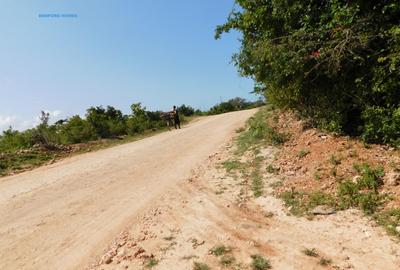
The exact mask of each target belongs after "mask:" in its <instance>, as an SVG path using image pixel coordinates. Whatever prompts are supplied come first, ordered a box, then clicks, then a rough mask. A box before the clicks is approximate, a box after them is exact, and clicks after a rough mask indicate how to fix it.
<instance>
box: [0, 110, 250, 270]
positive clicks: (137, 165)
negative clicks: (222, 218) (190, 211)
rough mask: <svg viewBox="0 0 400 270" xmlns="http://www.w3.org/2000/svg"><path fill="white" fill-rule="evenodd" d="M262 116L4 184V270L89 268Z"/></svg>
mask: <svg viewBox="0 0 400 270" xmlns="http://www.w3.org/2000/svg"><path fill="white" fill-rule="evenodd" d="M253 113H254V110H249V111H242V112H235V113H228V114H224V115H218V116H212V117H208V118H204V119H202V120H200V121H197V122H195V123H192V124H191V125H189V126H187V127H185V128H183V129H181V130H177V131H175V130H174V131H171V132H166V133H163V134H160V135H157V136H154V137H151V138H147V139H144V140H141V141H137V142H134V143H130V144H125V145H121V146H117V147H114V148H110V149H106V150H102V151H98V152H95V153H88V154H83V155H80V156H76V157H73V158H69V159H66V160H63V161H61V162H58V163H55V164H53V165H50V166H45V167H42V168H39V169H36V170H34V171H31V172H25V173H22V174H19V175H16V176H11V177H5V178H2V179H0V217H1V218H0V257H1V259H0V269H41V270H43V269H81V268H83V266H85V265H87V264H88V261H89V260H90V258H92V257H93V256H96V255H97V254H98V252H99V251H101V250H102V249H101V248H99V247H104V246H106V245H107V243H109V242H110V241H111V239H112V238H113V237H114V236H115V235H116V234H117V233H118V232H119V231H121V229H123V228H125V227H126V226H127V224H128V223H129V222H131V221H132V219H134V218H135V217H137V216H138V215H139V213H141V211H142V210H143V209H144V208H146V207H148V206H149V205H152V202H153V201H154V200H156V199H158V198H159V197H160V195H162V194H164V193H165V192H166V190H167V189H168V188H172V189H174V188H175V187H177V186H178V185H179V184H180V183H181V182H182V181H183V180H184V179H187V178H188V177H189V176H190V175H191V174H192V170H193V169H194V168H196V167H198V166H199V165H200V164H201V163H202V162H204V161H205V160H206V159H207V158H208V157H209V155H211V154H213V153H214V152H215V150H216V149H218V148H219V147H220V146H221V145H224V144H225V143H226V141H227V140H228V139H229V138H230V137H231V136H232V134H233V133H234V130H235V129H236V128H238V127H239V126H242V125H243V124H244V122H245V120H246V119H247V118H248V117H250V116H251V115H252V114H253Z"/></svg>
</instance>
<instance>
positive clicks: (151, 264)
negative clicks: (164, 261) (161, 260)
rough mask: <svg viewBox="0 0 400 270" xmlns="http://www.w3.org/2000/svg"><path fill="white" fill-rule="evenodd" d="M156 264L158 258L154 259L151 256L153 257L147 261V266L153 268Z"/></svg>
mask: <svg viewBox="0 0 400 270" xmlns="http://www.w3.org/2000/svg"><path fill="white" fill-rule="evenodd" d="M156 265H158V260H156V259H154V258H151V259H149V260H148V261H147V263H146V268H149V269H151V268H153V267H155V266H156Z"/></svg>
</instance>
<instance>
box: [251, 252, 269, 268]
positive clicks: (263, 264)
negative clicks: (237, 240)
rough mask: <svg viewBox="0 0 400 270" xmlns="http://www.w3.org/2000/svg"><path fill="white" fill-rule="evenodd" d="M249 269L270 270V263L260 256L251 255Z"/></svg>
mask: <svg viewBox="0 0 400 270" xmlns="http://www.w3.org/2000/svg"><path fill="white" fill-rule="evenodd" d="M251 259H252V260H253V261H252V263H251V267H252V269H253V270H267V269H271V268H272V266H271V263H270V262H269V261H268V260H267V259H265V258H264V257H263V256H261V255H252V256H251Z"/></svg>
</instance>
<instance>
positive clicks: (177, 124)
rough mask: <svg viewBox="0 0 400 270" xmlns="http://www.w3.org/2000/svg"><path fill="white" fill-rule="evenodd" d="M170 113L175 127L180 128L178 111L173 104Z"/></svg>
mask: <svg viewBox="0 0 400 270" xmlns="http://www.w3.org/2000/svg"><path fill="white" fill-rule="evenodd" d="M172 114H173V115H174V124H175V129H178V128H179V129H181V120H180V119H179V111H178V108H177V107H176V106H175V105H174V107H173V109H172Z"/></svg>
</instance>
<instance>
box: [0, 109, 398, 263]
mask: <svg viewBox="0 0 400 270" xmlns="http://www.w3.org/2000/svg"><path fill="white" fill-rule="evenodd" d="M253 113H254V111H244V112H238V113H230V114H225V115H220V116H215V117H210V118H206V119H203V120H201V121H199V122H196V123H194V124H192V126H190V127H188V128H186V129H184V130H181V131H176V132H175V131H174V132H171V133H164V134H161V135H158V136H155V137H152V138H148V139H145V140H142V141H140V142H135V143H132V144H128V145H122V146H118V147H115V148H112V149H108V150H103V151H99V152H96V153H90V154H85V155H82V156H78V157H74V158H71V159H69V160H65V161H62V162H60V163H56V164H53V165H51V166H48V167H43V168H40V169H38V170H35V171H32V172H28V173H24V174H21V175H18V176H13V177H8V178H3V179H1V180H0V190H1V193H0V215H1V217H2V218H1V220H0V255H1V260H0V269H85V268H86V269H105V270H106V269H143V268H147V267H148V268H150V267H152V268H153V269H165V270H171V269H193V265H194V263H195V262H200V263H205V264H207V265H208V266H209V267H210V269H252V268H251V266H250V265H251V263H252V258H251V256H252V255H255V254H259V255H261V256H263V257H264V258H266V259H268V260H269V261H270V263H271V266H272V269H362V270H364V269H371V270H372V269H374V270H376V269H385V270H391V269H399V267H400V245H399V243H398V241H397V240H396V239H395V238H392V237H389V236H387V234H386V233H385V232H384V230H383V229H382V228H380V227H377V226H376V225H375V223H374V222H373V221H371V220H369V219H368V218H366V217H364V216H363V214H362V213H360V212H359V211H357V210H348V211H342V212H338V213H336V214H333V215H329V216H318V217H316V218H314V219H313V220H307V219H306V218H297V217H294V216H290V215H288V212H287V210H286V209H285V207H284V206H283V204H282V201H281V200H280V199H277V198H275V197H274V196H273V189H272V188H271V186H270V185H273V184H274V183H276V182H277V181H279V179H278V178H277V176H276V175H273V174H268V173H265V174H263V181H264V190H263V196H261V197H259V198H257V199H255V198H254V197H253V196H252V191H251V189H250V186H249V183H248V182H247V181H248V180H247V179H242V178H241V177H236V176H234V175H231V174H227V172H226V171H225V169H223V168H222V167H221V162H223V161H224V160H227V159H229V158H230V157H231V155H232V153H231V152H232V144H233V141H232V137H233V136H234V130H235V129H236V128H238V127H240V126H242V125H243V124H244V120H245V119H247V118H248V117H249V116H251V115H252V114H253ZM227 142H229V143H228V144H226V143H227ZM275 151H276V150H275V149H274V148H266V149H263V151H261V153H260V155H262V156H263V165H262V166H264V167H266V166H267V164H269V163H270V162H271V160H272V159H273V157H274V154H275ZM243 158H244V159H245V158H246V157H243ZM219 245H224V246H226V247H229V250H230V251H228V252H227V254H226V255H225V258H230V259H229V260H226V261H230V263H227V264H225V266H222V264H221V258H222V257H223V256H215V255H213V254H211V253H210V250H211V249H212V248H214V247H216V246H219ZM103 248H104V250H103ZM305 249H309V250H311V249H314V251H315V253H316V256H315V257H313V256H307V255H306V254H304V250H305ZM321 258H325V262H327V263H326V265H321Z"/></svg>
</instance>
